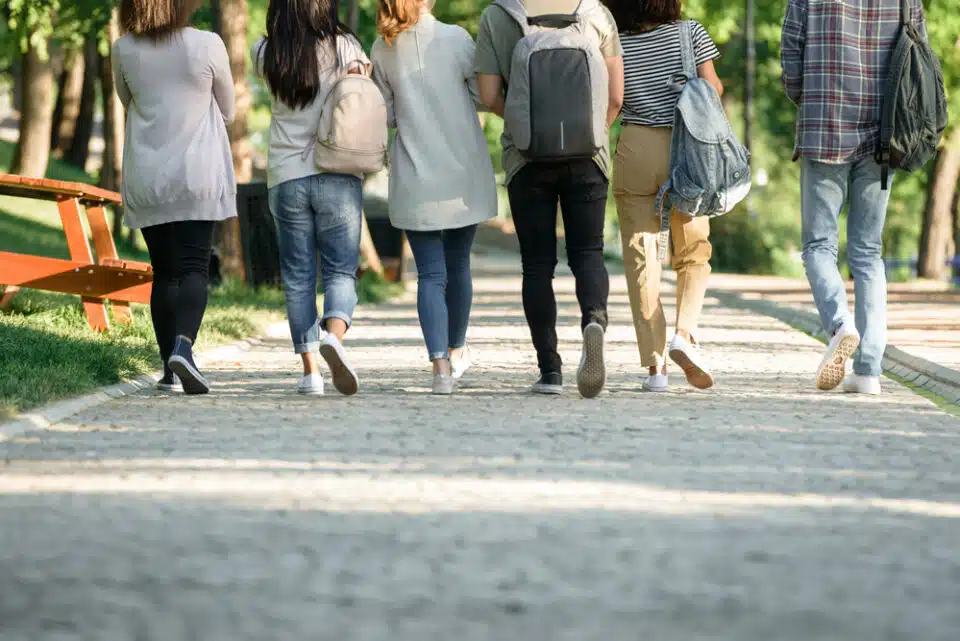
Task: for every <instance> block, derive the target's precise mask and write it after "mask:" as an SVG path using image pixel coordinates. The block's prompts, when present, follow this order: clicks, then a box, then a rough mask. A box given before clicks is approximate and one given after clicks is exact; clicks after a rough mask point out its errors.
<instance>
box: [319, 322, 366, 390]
mask: <svg viewBox="0 0 960 641" xmlns="http://www.w3.org/2000/svg"><path fill="white" fill-rule="evenodd" d="M320 356H322V357H323V360H325V361H327V365H328V366H329V367H330V373H331V375H332V376H333V386H334V387H336V388H337V391H338V392H340V393H341V394H343V395H344V396H352V395H354V394H356V393H357V390H359V389H360V379H359V378H358V377H357V372H356V371H355V370H354V369H353V367H351V366H350V362H349V361H347V352H346V350H344V349H343V344H342V343H341V342H340V341H339V339H337V337H336V336H334V335H333V334H327V335H326V336H325V337H324V339H323V341H322V342H321V343H320Z"/></svg>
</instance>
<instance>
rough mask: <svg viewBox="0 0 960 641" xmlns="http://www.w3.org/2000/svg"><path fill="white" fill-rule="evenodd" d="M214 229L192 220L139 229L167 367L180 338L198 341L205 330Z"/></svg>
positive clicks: (152, 311) (155, 324) (156, 328)
mask: <svg viewBox="0 0 960 641" xmlns="http://www.w3.org/2000/svg"><path fill="white" fill-rule="evenodd" d="M213 225H214V223H213V222H212V221H207V220H187V221H181V222H175V223H166V224H163V225H155V226H153V227H144V228H143V229H141V230H140V231H141V232H142V233H143V239H144V240H145V241H146V243H147V249H148V250H149V252H150V262H151V263H153V291H152V293H151V294H150V316H151V317H152V318H153V331H154V333H156V335H157V345H158V346H159V347H160V357H161V358H162V359H163V363H164V367H166V363H167V361H168V360H169V359H170V354H171V352H173V345H174V343H175V342H176V340H177V336H186V337H187V338H189V339H190V340H191V341H195V340H196V339H197V332H198V331H200V323H201V322H202V321H203V313H204V312H205V311H206V309H207V282H208V280H209V276H210V250H211V246H212V245H213Z"/></svg>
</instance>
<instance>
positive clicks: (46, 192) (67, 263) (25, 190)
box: [0, 174, 153, 331]
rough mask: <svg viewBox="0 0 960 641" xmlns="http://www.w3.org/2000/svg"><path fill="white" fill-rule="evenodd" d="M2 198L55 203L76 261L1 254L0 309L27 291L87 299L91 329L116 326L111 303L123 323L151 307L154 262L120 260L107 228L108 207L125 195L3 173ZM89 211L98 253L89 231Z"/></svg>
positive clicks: (73, 259)
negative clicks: (135, 308) (138, 308)
mask: <svg viewBox="0 0 960 641" xmlns="http://www.w3.org/2000/svg"><path fill="white" fill-rule="evenodd" d="M0 195H5V196H15V197H19V198H30V199H34V200H46V201H54V202H56V203H57V207H58V208H59V210H60V221H61V222H62V223H63V233H64V235H65V236H66V240H67V247H68V249H69V250H70V260H62V259H59V258H47V257H43V256H31V255H29V254H17V253H14V252H0V287H2V286H6V287H5V289H4V292H3V296H2V297H0V308H3V307H4V306H6V305H8V304H9V303H10V301H11V300H12V298H13V297H14V296H15V295H16V292H17V290H18V289H20V288H21V287H23V288H30V289H42V290H46V291H52V292H61V293H65V294H77V295H79V296H80V297H81V298H82V301H83V307H84V311H85V312H86V314H87V321H88V322H89V323H90V327H92V328H93V329H95V330H97V331H106V330H108V329H109V328H110V319H109V317H108V315H107V308H106V305H104V302H105V301H108V300H109V301H110V302H111V303H112V305H113V315H114V318H115V319H116V321H117V322H120V323H124V324H129V323H132V322H133V313H132V311H131V309H130V303H149V302H150V288H151V283H152V282H153V270H152V268H151V267H150V264H149V263H140V262H135V261H124V260H120V257H119V256H118V255H117V247H116V245H115V244H114V242H113V236H112V235H111V233H110V226H109V225H108V224H107V216H106V213H105V211H104V207H106V206H107V205H120V204H121V203H122V201H121V198H120V194H118V193H116V192H112V191H107V190H105V189H100V188H98V187H94V186H92V185H84V184H82V183H71V182H63V181H60V180H49V179H46V178H27V177H25V176H14V175H11V174H0ZM82 210H85V213H86V216H87V222H88V223H89V225H90V233H91V235H92V236H93V250H94V251H95V252H96V258H94V252H93V251H91V248H90V242H89V240H88V239H87V234H86V232H85V231H84V229H83V221H82V219H81V211H82Z"/></svg>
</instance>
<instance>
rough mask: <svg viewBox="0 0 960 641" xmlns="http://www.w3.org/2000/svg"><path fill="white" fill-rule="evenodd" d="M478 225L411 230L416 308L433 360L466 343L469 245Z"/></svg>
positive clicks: (470, 289) (470, 299) (470, 295)
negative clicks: (414, 262)
mask: <svg viewBox="0 0 960 641" xmlns="http://www.w3.org/2000/svg"><path fill="white" fill-rule="evenodd" d="M476 234H477V226H476V225H470V226H469V227H463V228H461V229H447V230H444V231H408V232H407V238H408V239H409V240H410V248H411V249H412V250H413V258H414V260H415V261H416V263H417V312H418V314H419V316H420V328H421V329H422V330H423V338H424V340H426V343H427V352H428V354H429V356H430V360H437V359H439V358H449V357H450V350H451V349H458V348H460V347H463V346H464V345H466V344H467V325H468V323H469V322H470V306H471V305H472V304H473V278H472V276H471V275H470V248H471V247H472V246H473V238H474V236H476Z"/></svg>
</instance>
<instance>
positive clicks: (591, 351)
mask: <svg viewBox="0 0 960 641" xmlns="http://www.w3.org/2000/svg"><path fill="white" fill-rule="evenodd" d="M583 351H584V354H585V355H586V356H585V358H584V359H583V364H582V365H581V366H580V369H579V370H577V389H578V390H580V395H581V396H582V397H584V398H594V397H595V396H597V395H598V394H599V393H600V392H602V391H603V386H604V385H606V383H607V367H606V364H605V363H604V359H603V330H602V329H601V328H600V327H599V326H594V325H590V326H588V327H587V328H586V329H585V330H583Z"/></svg>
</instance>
